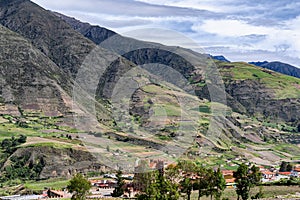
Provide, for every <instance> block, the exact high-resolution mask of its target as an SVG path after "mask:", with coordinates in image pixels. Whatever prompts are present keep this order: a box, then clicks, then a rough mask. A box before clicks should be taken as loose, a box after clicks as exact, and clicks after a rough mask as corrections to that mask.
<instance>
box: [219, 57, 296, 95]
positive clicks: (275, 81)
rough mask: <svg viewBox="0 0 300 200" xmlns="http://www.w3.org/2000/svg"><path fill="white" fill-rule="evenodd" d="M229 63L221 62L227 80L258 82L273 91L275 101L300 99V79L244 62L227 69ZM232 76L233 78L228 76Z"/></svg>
mask: <svg viewBox="0 0 300 200" xmlns="http://www.w3.org/2000/svg"><path fill="white" fill-rule="evenodd" d="M226 65H228V63H221V62H219V66H220V71H221V73H222V74H223V75H224V77H223V78H224V79H225V81H226V80H257V81H259V82H261V83H263V84H264V85H265V86H266V87H268V88H270V89H273V90H274V94H275V99H286V98H299V97H300V79H298V78H295V77H291V76H287V75H283V74H280V73H276V72H273V71H270V70H267V69H262V68H260V67H257V66H253V65H250V64H247V63H243V62H234V63H230V65H231V66H234V67H232V68H229V69H228V68H226V67H225V66H226ZM228 74H230V75H231V76H228Z"/></svg>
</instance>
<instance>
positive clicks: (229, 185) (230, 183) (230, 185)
mask: <svg viewBox="0 0 300 200" xmlns="http://www.w3.org/2000/svg"><path fill="white" fill-rule="evenodd" d="M225 181H226V188H235V186H236V183H235V182H234V181H235V178H231V179H225Z"/></svg>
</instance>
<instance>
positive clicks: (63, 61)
mask: <svg viewBox="0 0 300 200" xmlns="http://www.w3.org/2000/svg"><path fill="white" fill-rule="evenodd" d="M0 23H1V24H2V25H4V26H6V27H8V28H9V29H11V30H13V31H15V32H17V33H19V34H20V35H22V36H23V37H25V38H27V39H29V40H30V41H31V42H32V43H33V45H34V46H35V47H36V48H38V49H39V50H40V51H41V52H42V53H44V54H45V55H46V56H48V57H49V58H50V59H51V60H52V61H53V62H54V63H56V64H57V65H58V66H59V67H61V68H62V69H63V70H64V71H65V72H67V73H69V74H70V75H72V76H73V77H75V75H76V73H77V70H78V68H79V66H80V65H81V63H82V61H83V59H84V58H85V56H86V55H87V54H88V53H89V52H90V51H91V50H92V49H93V48H94V47H95V45H94V44H93V43H92V42H91V41H89V40H88V39H86V38H85V37H83V36H82V35H81V34H79V33H78V32H76V31H74V30H73V29H72V28H71V27H70V26H69V25H68V24H66V23H65V22H64V21H63V20H61V19H60V18H58V17H57V16H55V15H54V14H53V13H52V12H49V11H46V10H45V9H43V8H41V7H40V6H38V5H36V4H34V3H32V2H31V1H29V0H12V1H7V0H1V1H0Z"/></svg>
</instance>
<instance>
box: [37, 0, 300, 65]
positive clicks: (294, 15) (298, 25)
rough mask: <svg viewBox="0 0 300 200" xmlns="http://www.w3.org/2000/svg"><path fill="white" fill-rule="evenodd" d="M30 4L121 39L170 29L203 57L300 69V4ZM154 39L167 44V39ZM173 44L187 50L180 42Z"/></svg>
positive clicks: (80, 0)
mask: <svg viewBox="0 0 300 200" xmlns="http://www.w3.org/2000/svg"><path fill="white" fill-rule="evenodd" d="M33 1H34V2H35V3H37V4H39V5H41V6H42V7H44V8H46V9H50V10H54V11H58V12H61V13H63V14H66V15H68V16H73V17H75V18H77V19H80V20H81V21H85V22H89V23H91V24H94V25H100V26H103V27H106V28H109V29H111V30H114V31H116V32H118V33H121V34H125V35H130V33H134V32H135V33H137V32H139V30H143V29H145V28H158V29H160V28H163V29H166V30H168V29H170V30H172V31H173V32H176V33H177V32H178V33H181V34H183V35H184V37H186V38H190V39H192V40H193V41H196V42H197V44H198V45H199V46H201V47H202V48H204V50H205V52H206V53H211V54H213V55H219V54H222V55H224V56H226V57H227V58H228V59H229V60H232V61H264V60H268V61H275V60H279V61H283V62H287V63H290V64H293V65H295V66H298V67H300V0H251V1H249V0H215V1H212V0H76V1H74V0H51V1H49V0H33ZM158 29H155V30H158ZM128 31H131V32H129V33H128ZM140 32H142V31H140ZM146 32H147V31H146ZM162 36H164V35H162ZM147 39H149V40H151V38H150V37H148V38H147ZM156 39H157V37H156ZM156 41H157V40H156ZM158 41H161V42H162V43H167V44H168V41H167V40H166V37H162V38H161V39H160V40H159V39H158ZM175 41H176V39H175ZM173 42H174V39H173ZM177 43H178V45H181V46H186V47H189V44H188V43H186V44H184V43H182V40H179V39H178V40H177ZM172 45H174V44H173V43H172ZM191 48H193V47H192V46H191Z"/></svg>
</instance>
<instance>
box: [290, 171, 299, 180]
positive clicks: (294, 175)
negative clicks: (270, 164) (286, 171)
mask: <svg viewBox="0 0 300 200" xmlns="http://www.w3.org/2000/svg"><path fill="white" fill-rule="evenodd" d="M291 177H296V178H299V177H300V173H299V172H298V171H295V170H293V171H291Z"/></svg>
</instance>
